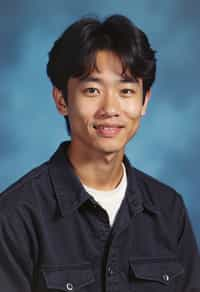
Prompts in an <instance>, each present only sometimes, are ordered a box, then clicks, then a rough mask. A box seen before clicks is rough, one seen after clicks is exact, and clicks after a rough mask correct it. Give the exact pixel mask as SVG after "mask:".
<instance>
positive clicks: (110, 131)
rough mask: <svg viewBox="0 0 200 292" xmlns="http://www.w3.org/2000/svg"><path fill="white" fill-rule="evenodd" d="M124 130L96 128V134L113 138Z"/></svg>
mask: <svg viewBox="0 0 200 292" xmlns="http://www.w3.org/2000/svg"><path fill="white" fill-rule="evenodd" d="M121 129H122V128H101V127H99V128H96V132H97V135H98V136H101V137H104V138H113V137H115V136H117V135H118V134H119V132H120V131H121Z"/></svg>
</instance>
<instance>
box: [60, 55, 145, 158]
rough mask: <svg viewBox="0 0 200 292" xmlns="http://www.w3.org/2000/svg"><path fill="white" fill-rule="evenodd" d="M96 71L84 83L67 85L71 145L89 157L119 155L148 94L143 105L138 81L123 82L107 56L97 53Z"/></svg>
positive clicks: (74, 81)
mask: <svg viewBox="0 0 200 292" xmlns="http://www.w3.org/2000/svg"><path fill="white" fill-rule="evenodd" d="M96 68H97V69H95V70H94V71H93V72H91V74H90V75H89V76H87V77H86V78H85V79H79V78H71V79H69V81H68V88H67V89H68V90H67V92H68V94H67V101H68V102H67V115H68V118H69V122H70V128H71V144H72V145H74V146H77V149H79V151H81V149H82V150H83V151H84V152H85V151H86V152H89V153H92V152H96V153H97V152H98V153H102V154H103V153H104V154H106V153H116V152H120V151H121V152H122V151H124V147H125V145H126V144H127V142H128V141H129V140H130V139H131V138H132V137H133V136H134V135H135V133H136V131H137V129H138V127H139V124H140V119H141V116H142V115H143V114H144V113H145V110H146V108H147V104H148V100H149V95H150V94H149V92H148V93H147V94H146V97H145V101H144V104H143V84H142V80H141V79H139V80H134V78H125V77H124V78H123V77H122V64H121V61H120V59H119V58H118V57H117V56H116V55H115V54H113V53H111V52H108V51H99V52H98V53H97V55H96ZM63 114H64V113H63Z"/></svg>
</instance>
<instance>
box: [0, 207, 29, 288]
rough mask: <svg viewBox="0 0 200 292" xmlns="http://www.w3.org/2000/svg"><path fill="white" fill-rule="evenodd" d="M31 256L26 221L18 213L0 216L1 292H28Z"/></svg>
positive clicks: (5, 213) (6, 213)
mask: <svg viewBox="0 0 200 292" xmlns="http://www.w3.org/2000/svg"><path fill="white" fill-rule="evenodd" d="M32 274H33V256H32V254H31V248H30V235H29V234H28V231H27V225H26V220H25V218H24V216H23V215H22V214H21V212H20V211H17V212H16V211H13V212H11V211H10V212H4V214H1V215H0V286H1V287H2V288H3V292H22V291H23V292H30V291H32V289H31V282H32Z"/></svg>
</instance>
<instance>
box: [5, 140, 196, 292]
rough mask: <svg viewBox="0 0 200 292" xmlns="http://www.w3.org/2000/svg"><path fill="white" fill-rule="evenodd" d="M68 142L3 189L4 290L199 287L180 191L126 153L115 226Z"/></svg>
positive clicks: (145, 291) (123, 291) (173, 290)
mask: <svg viewBox="0 0 200 292" xmlns="http://www.w3.org/2000/svg"><path fill="white" fill-rule="evenodd" d="M67 145H68V144H67V142H63V143H62V144H61V145H60V147H59V148H58V150H57V151H56V152H55V154H54V155H53V156H52V157H51V158H50V160H49V161H47V162H45V163H44V164H42V165H41V166H39V167H37V168H36V169H34V170H32V171H31V172H30V173H28V174H27V175H25V176H24V177H23V178H21V179H20V180H19V181H18V182H16V183H15V184H14V185H12V186H11V187H9V188H8V189H7V190H6V191H4V192H3V193H2V194H1V197H0V291H2V292H45V291H51V292H53V291H72V292H73V291H74V292H75V291H80V292H86V291H87V292H134V291H135V292H162V291H163V292H189V291H191V292H192V291H200V290H199V289H200V259H199V253H198V248H197V244H196V241H195V238H194V235H193V231H192V228H191V224H190V221H189V217H188V215H187V210H186V208H185V205H184V203H183V199H182V197H181V196H180V195H179V194H177V193H176V191H175V190H173V189H172V188H170V187H168V186H166V185H164V184H162V183H160V182H159V181H157V180H155V179H153V178H152V177H150V176H148V175H146V174H144V173H142V172H140V171H139V170H137V169H135V168H133V167H132V166H131V165H130V163H129V161H128V159H127V158H126V157H125V158H124V164H125V167H126V170H127V177H128V186H127V190H126V194H125V196H124V199H123V201H122V204H121V206H120V209H119V211H118V214H117V216H116V219H115V222H114V224H113V226H112V227H111V226H110V225H109V220H108V215H107V213H106V211H105V210H104V209H103V208H102V207H101V206H100V205H98V203H96V201H95V200H94V199H93V197H92V196H91V195H89V194H88V193H87V192H86V191H85V190H84V188H83V186H82V184H81V182H80V180H79V179H78V177H77V176H76V175H75V173H74V170H73V167H72V165H71V164H70V161H69V160H68V159H67ZM192 289H193V290H192ZM194 289H197V290H194Z"/></svg>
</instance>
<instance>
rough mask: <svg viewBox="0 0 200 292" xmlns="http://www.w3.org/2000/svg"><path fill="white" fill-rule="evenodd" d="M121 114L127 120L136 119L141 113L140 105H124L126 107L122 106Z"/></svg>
mask: <svg viewBox="0 0 200 292" xmlns="http://www.w3.org/2000/svg"><path fill="white" fill-rule="evenodd" d="M123 112H124V114H125V116H126V117H127V118H128V119H131V120H135V119H138V118H140V116H141V113H142V105H141V104H140V103H132V102H129V103H126V105H123Z"/></svg>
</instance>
